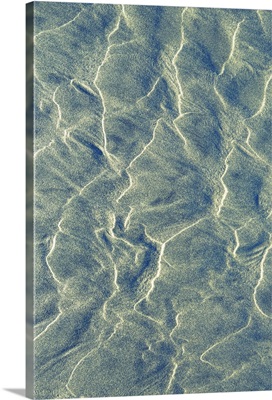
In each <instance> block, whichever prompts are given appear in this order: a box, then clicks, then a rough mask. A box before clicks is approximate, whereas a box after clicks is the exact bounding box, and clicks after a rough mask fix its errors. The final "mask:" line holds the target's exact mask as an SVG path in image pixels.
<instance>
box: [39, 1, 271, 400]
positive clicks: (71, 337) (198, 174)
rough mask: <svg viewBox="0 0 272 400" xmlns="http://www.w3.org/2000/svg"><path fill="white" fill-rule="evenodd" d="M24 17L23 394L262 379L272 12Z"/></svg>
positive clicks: (136, 390) (253, 386)
mask: <svg viewBox="0 0 272 400" xmlns="http://www.w3.org/2000/svg"><path fill="white" fill-rule="evenodd" d="M34 23H35V27H34V28H35V31H34V52H35V53H34V54H35V60H34V90H35V109H34V116H35V120H34V122H35V126H34V129H35V131H34V170H35V193H34V200H35V210H34V211H35V214H34V218H35V235H34V236H35V247H34V251H35V254H34V267H35V269H34V272H35V276H34V278H35V327H34V329H35V339H34V350H35V358H34V363H35V365H34V369H35V396H36V398H40V399H43V398H44V399H45V398H73V397H102V396H129V395H154V394H171V393H172V394H175V393H176V394H177V393H199V392H224V391H247V390H271V365H270V362H271V361H270V357H271V354H269V353H271V346H270V345H269V343H270V340H271V318H272V314H271V286H269V285H271V269H269V265H270V266H271V260H272V236H271V232H272V231H271V226H272V225H271V222H272V201H271V198H272V196H271V156H272V143H271V105H272V101H271V93H272V69H271V12H269V11H253V10H224V9H196V8H177V7H156V6H152V7H151V6H148V7H147V6H129V5H98V4H79V3H75V4H73V3H46V2H38V3H36V4H35V6H34Z"/></svg>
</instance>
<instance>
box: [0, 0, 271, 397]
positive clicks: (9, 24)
mask: <svg viewBox="0 0 272 400" xmlns="http://www.w3.org/2000/svg"><path fill="white" fill-rule="evenodd" d="M66 1H68V0H66ZM90 1H91V0H90ZM75 2H79V1H75ZM82 2H87V1H84V0H83V1H82ZM92 2H93V3H97V2H100V3H115V4H120V3H121V2H122V0H118V1H114V0H112V1H110V0H109V1H103V0H100V1H97V0H92ZM124 3H125V4H152V5H179V6H191V7H192V6H194V7H225V8H252V9H270V10H271V8H272V2H271V1H270V0H228V1H227V0H217V1H215V0H213V1H212V0H179V1H173V0H161V1H159V0H155V1H148V0H143V1H139V0H135V1H128V0H126V1H124ZM24 14H25V1H24V0H4V1H2V2H1V22H0V29H1V32H0V34H1V36H0V38H1V50H0V51H1V52H0V54H1V61H0V68H1V70H0V100H1V114H0V115H1V119H0V135H1V136H0V151H1V153H0V162H1V166H0V171H1V181H0V202H1V203H0V210H1V220H0V221H1V225H0V232H1V236H0V239H1V242H0V243H1V258H0V260H1V280H0V285H1V286H0V295H1V303H0V304H1V317H0V318H1V319H0V321H1V330H0V334H1V337H0V343H1V352H0V357H1V362H0V369H1V371H0V392H1V394H0V398H1V400H9V399H16V398H17V399H19V398H20V397H19V395H18V393H17V394H16V393H14V392H16V389H17V391H18V389H21V391H19V393H21V395H22V389H23V388H24V387H25V361H24V357H25V325H24V320H25V315H24V313H25V261H24V260H25V250H24V247H25V243H24V236H25V224H24V218H25V213H24V207H25V201H24V190H25V162H24V158H25V150H24V146H25V100H24V98H25V97H24V87H25V83H24V82H25V56H24V53H25V16H24ZM271 368H272V366H271ZM7 389H9V390H13V392H12V391H8V390H7ZM162 397H163V400H170V399H173V398H175V399H177V398H178V397H179V398H180V397H182V400H187V399H188V400H205V399H207V400H208V399H209V400H217V399H218V400H236V399H239V400H245V399H247V400H251V399H258V400H266V399H268V398H270V397H271V392H246V393H222V394H218V393H215V394H204V395H202V394H200V395H199V394H198V395H182V396H180V395H179V396H177V395H176V396H167V397H166V396H159V397H158V396H156V397H155V396H153V397H151V396H146V397H144V398H143V397H142V398H141V399H145V400H151V399H154V400H158V399H160V398H162ZM134 399H135V400H137V398H135V397H134Z"/></svg>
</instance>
